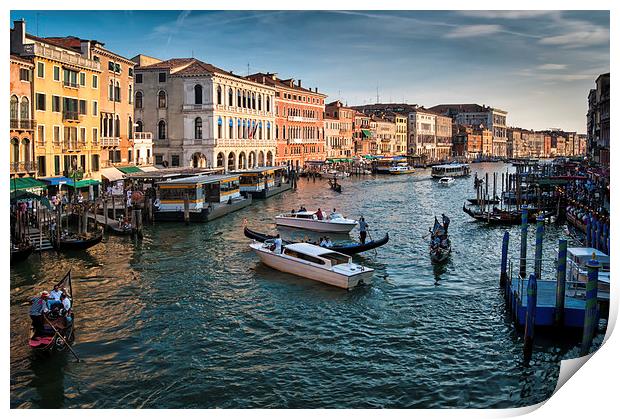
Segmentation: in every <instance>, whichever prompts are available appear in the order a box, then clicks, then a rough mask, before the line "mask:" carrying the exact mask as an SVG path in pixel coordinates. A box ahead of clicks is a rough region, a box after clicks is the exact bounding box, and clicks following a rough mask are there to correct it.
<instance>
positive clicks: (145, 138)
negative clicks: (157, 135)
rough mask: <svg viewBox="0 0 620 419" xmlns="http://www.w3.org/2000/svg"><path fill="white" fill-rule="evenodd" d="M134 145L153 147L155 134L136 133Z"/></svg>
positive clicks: (134, 134)
mask: <svg viewBox="0 0 620 419" xmlns="http://www.w3.org/2000/svg"><path fill="white" fill-rule="evenodd" d="M133 144H134V145H135V146H137V145H151V144H153V134H152V133H150V132H134V133H133Z"/></svg>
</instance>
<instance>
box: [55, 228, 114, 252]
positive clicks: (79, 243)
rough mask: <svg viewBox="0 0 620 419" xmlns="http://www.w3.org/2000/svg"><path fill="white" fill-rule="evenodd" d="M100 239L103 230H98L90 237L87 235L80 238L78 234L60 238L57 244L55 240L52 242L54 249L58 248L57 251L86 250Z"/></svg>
mask: <svg viewBox="0 0 620 419" xmlns="http://www.w3.org/2000/svg"><path fill="white" fill-rule="evenodd" d="M102 239H103V230H99V231H97V233H95V235H94V236H92V237H88V238H81V237H79V236H77V237H75V238H73V237H68V238H61V239H60V244H58V243H57V242H56V240H53V241H52V242H53V243H54V247H55V248H56V250H59V251H64V250H86V249H88V248H91V247H93V246H95V245H96V244H99V242H101V240H102Z"/></svg>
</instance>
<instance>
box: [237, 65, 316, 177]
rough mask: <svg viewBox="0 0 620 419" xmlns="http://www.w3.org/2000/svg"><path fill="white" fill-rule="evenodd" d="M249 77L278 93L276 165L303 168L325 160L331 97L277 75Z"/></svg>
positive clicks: (276, 105)
mask: <svg viewBox="0 0 620 419" xmlns="http://www.w3.org/2000/svg"><path fill="white" fill-rule="evenodd" d="M247 78H248V79H249V80H252V81H254V82H257V83H261V84H264V85H267V86H271V87H273V88H274V89H275V91H276V98H275V111H276V123H275V138H276V143H277V146H276V157H275V163H276V165H278V166H279V165H290V166H294V167H303V166H304V165H305V163H306V161H323V160H325V157H326V152H325V138H324V137H323V114H324V112H325V98H326V97H327V96H326V95H324V94H323V93H319V91H318V88H315V89H314V91H313V90H312V89H307V88H304V87H302V84H301V80H297V83H295V80H293V79H287V80H281V79H279V78H278V77H277V76H276V74H273V73H256V74H252V75H250V76H248V77H247Z"/></svg>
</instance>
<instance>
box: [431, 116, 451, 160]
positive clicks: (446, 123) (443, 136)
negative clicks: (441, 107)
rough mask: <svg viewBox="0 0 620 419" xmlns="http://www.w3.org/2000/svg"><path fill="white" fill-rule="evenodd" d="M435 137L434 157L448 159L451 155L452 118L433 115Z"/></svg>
mask: <svg viewBox="0 0 620 419" xmlns="http://www.w3.org/2000/svg"><path fill="white" fill-rule="evenodd" d="M435 138H436V145H435V159H436V160H447V159H449V158H450V157H451V156H452V118H449V117H447V116H443V115H436V116H435Z"/></svg>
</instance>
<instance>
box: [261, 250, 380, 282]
mask: <svg viewBox="0 0 620 419" xmlns="http://www.w3.org/2000/svg"><path fill="white" fill-rule="evenodd" d="M250 247H251V248H252V249H253V250H254V252H256V254H257V255H258V257H259V258H260V260H261V262H263V263H264V264H265V265H267V266H269V267H271V268H273V269H276V270H278V271H281V272H286V273H290V274H293V275H298V276H301V277H304V278H308V279H312V280H315V281H319V282H323V283H325V284H329V285H333V286H336V287H339V288H344V289H351V288H353V287H355V286H357V285H361V284H370V283H371V281H372V275H373V272H374V269H372V268H366V267H364V266H362V265H358V264H355V263H353V261H352V259H351V256H348V255H345V254H342V253H338V252H334V251H333V250H329V249H326V248H324V247H320V246H315V245H313V244H309V243H294V244H289V245H285V246H282V249H281V252H278V250H280V249H277V248H276V246H275V244H274V242H273V241H272V240H268V241H266V242H265V243H258V242H254V243H251V244H250Z"/></svg>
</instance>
